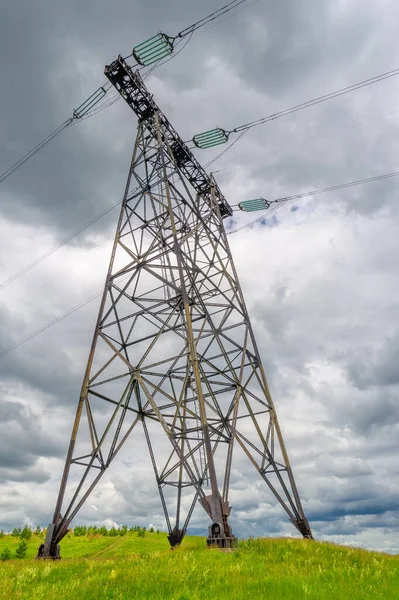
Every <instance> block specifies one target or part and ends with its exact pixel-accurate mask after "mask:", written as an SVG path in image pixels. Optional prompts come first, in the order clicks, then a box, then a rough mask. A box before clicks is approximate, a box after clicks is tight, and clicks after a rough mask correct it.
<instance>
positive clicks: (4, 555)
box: [0, 548, 11, 562]
mask: <svg viewBox="0 0 399 600" xmlns="http://www.w3.org/2000/svg"><path fill="white" fill-rule="evenodd" d="M10 558H11V550H10V549H9V548H4V550H3V552H2V553H1V554H0V560H2V561H3V562H5V561H6V560H10Z"/></svg>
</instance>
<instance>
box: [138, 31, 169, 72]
mask: <svg viewBox="0 0 399 600" xmlns="http://www.w3.org/2000/svg"><path fill="white" fill-rule="evenodd" d="M172 53H173V40H172V39H171V38H170V37H168V36H167V35H166V34H165V33H161V32H160V33H157V35H154V36H153V37H151V38H150V39H148V40H146V41H145V42H141V44H137V46H135V47H134V48H133V53H132V54H133V57H134V58H135V60H136V61H137V62H138V63H139V65H142V66H143V67H148V66H149V65H152V64H154V63H156V62H157V61H158V60H161V58H165V57H166V56H169V55H170V54H172Z"/></svg>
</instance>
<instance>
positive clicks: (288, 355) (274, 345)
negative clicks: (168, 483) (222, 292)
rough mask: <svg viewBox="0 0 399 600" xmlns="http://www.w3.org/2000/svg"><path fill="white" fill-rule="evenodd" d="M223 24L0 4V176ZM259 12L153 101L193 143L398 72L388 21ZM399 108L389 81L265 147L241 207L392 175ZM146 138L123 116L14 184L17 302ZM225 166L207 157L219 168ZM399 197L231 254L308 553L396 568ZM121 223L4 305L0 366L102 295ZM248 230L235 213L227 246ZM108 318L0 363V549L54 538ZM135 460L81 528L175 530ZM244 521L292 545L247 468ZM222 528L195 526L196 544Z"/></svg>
mask: <svg viewBox="0 0 399 600" xmlns="http://www.w3.org/2000/svg"><path fill="white" fill-rule="evenodd" d="M220 4H221V3H215V0H203V2H201V3H198V2H192V1H188V2H187V1H186V2H183V1H182V0H169V1H168V2H161V1H160V0H147V2H145V3H142V2H138V0H136V1H134V0H129V2H127V1H126V0H114V2H113V3H112V6H111V5H110V3H109V2H108V3H106V2H104V1H103V0H96V2H94V0H86V1H85V2H81V1H80V2H78V1H77V0H70V1H69V2H61V1H60V0H52V1H51V2H50V0H37V1H36V2H35V3H29V2H23V1H21V0H15V1H13V2H11V1H10V0H3V1H2V2H1V4H0V49H1V52H0V57H1V58H0V60H1V63H2V64H1V70H2V75H3V78H2V79H3V85H2V90H1V107H2V110H1V112H0V135H1V140H2V144H1V147H0V171H5V170H6V169H7V168H8V167H9V166H10V165H11V164H13V163H14V162H15V161H16V160H17V159H18V158H20V156H21V155H23V154H24V153H25V152H26V151H27V150H29V149H30V148H31V147H32V146H33V145H35V144H36V143H37V142H38V141H40V140H41V139H42V138H43V137H45V136H46V135H47V134H48V133H49V132H50V131H52V130H53V129H54V128H55V127H57V126H58V125H59V124H60V123H62V122H63V121H64V120H65V119H67V118H68V117H69V116H71V113H72V109H73V108H75V107H77V106H79V104H81V103H82V102H83V101H84V100H85V98H86V97H87V96H89V95H90V94H91V93H92V92H93V91H94V90H95V89H96V88H97V87H99V86H100V85H102V84H103V83H104V81H105V79H104V76H103V68H104V65H105V64H109V63H110V62H111V61H112V60H113V59H114V58H115V57H116V56H117V55H118V54H119V53H121V54H123V55H127V54H129V53H130V52H131V49H132V46H133V45H135V44H137V43H139V42H141V41H143V40H145V39H147V38H149V37H150V36H152V35H154V34H155V33H156V31H158V30H162V31H164V32H166V33H168V34H170V35H173V34H175V33H177V32H178V31H179V30H180V29H182V28H183V27H185V26H186V25H189V24H191V23H192V22H193V21H195V20H197V19H198V18H201V17H202V16H203V15H205V14H207V13H209V12H212V10H214V9H215V8H218V5H220ZM247 5H248V6H247V7H246V8H245V10H242V11H240V12H238V13H237V14H236V15H233V16H232V17H231V18H229V19H227V20H225V21H224V22H223V23H221V24H219V25H218V26H217V27H214V28H212V29H210V30H209V31H206V32H205V33H203V32H201V35H198V34H196V35H194V36H193V38H192V40H191V41H190V43H189V44H188V45H187V47H186V48H185V49H184V51H182V52H181V53H180V54H179V55H178V56H176V58H174V59H173V60H171V61H169V62H168V63H167V64H165V65H163V66H160V67H159V68H158V69H157V70H155V71H154V73H153V74H152V75H151V76H150V77H149V78H148V80H147V82H146V83H147V85H148V88H149V89H150V90H151V92H152V93H153V94H154V97H155V99H156V101H157V102H158V104H159V105H160V107H161V108H162V109H163V110H164V112H165V113H166V115H167V116H168V118H169V119H170V121H171V122H172V123H173V124H174V126H175V127H176V129H177V130H178V131H179V132H180V134H181V135H182V137H183V138H184V139H189V138H190V137H192V136H193V135H194V134H195V133H198V132H200V131H203V130H206V129H209V128H212V127H214V126H216V125H220V126H222V127H225V128H227V129H229V128H233V127H235V126H236V125H239V124H241V123H246V122H248V121H251V120H253V119H256V118H258V117H261V116H264V115H269V114H271V113H274V112H276V111H279V110H282V109H284V108H289V107H290V106H293V105H295V104H298V103H299V102H302V101H306V100H308V99H311V98H314V97H316V96H320V95H322V94H325V93H328V92H330V91H333V90H336V89H339V88H341V87H344V86H346V85H349V84H352V83H355V82H358V81H361V80H364V79H367V78H369V77H372V76H374V75H377V74H379V73H383V72H386V71H389V70H391V69H394V68H397V67H398V63H399V60H398V59H399V56H397V55H398V46H397V26H396V24H397V22H398V18H399V5H398V4H397V3H396V2H393V0H380V2H379V3H375V2H371V0H370V1H369V0H342V1H339V2H334V3H332V2H329V1H328V0H321V1H319V2H314V1H312V0H303V1H302V2H294V1H293V0H291V1H290V0H278V1H277V0H270V1H269V0H268V1H266V0H258V1H257V2H251V0H249V2H248V3H247ZM398 91H399V80H396V79H395V78H392V79H389V80H387V81H385V82H382V83H379V84H376V85H374V86H370V87H368V88H365V89H363V90H360V91H357V92H354V93H353V94H350V95H346V96H343V97H341V98H339V99H336V100H333V101H330V102H327V103H324V104H321V105H319V106H317V107H315V108H310V109H307V110H304V111H301V112H299V113H297V114H295V115H291V116H289V117H285V118H282V119H279V120H276V121H274V122H272V123H270V124H267V125H264V126H262V127H259V128H256V129H253V130H251V131H250V132H249V133H247V134H246V135H245V136H244V137H243V138H242V140H240V141H239V142H238V143H237V144H235V145H234V146H233V147H232V148H231V150H229V151H228V152H227V153H226V154H225V155H223V156H222V157H221V158H220V159H219V160H218V161H217V162H215V163H214V164H213V165H212V169H213V170H214V171H217V173H216V178H217V181H218V183H219V185H220V187H221V189H222V190H223V192H224V193H225V195H226V198H227V199H228V201H229V202H230V203H231V204H237V203H238V202H240V201H241V200H245V199H249V198H257V197H260V196H263V197H266V198H269V199H273V198H276V197H280V196H284V195H291V194H296V193H301V192H305V191H308V190H313V189H318V188H323V187H326V186H330V185H335V184H338V183H343V182H346V181H352V180H356V179H361V178H365V177H371V176H373V175H379V174H382V173H389V172H392V171H396V170H398V164H397V158H396V156H397V153H398V148H397V146H398V139H399V136H398V133H399V109H398V107H397V93H398ZM135 128H136V119H135V116H134V114H133V113H132V111H130V109H129V108H128V107H127V105H125V104H124V103H123V102H122V101H120V102H116V103H115V104H114V105H113V106H111V107H110V108H108V109H107V110H104V111H102V112H100V113H99V114H97V115H96V116H93V117H92V118H89V119H87V120H85V121H83V122H81V123H78V124H76V125H74V126H72V127H69V128H68V129H67V130H66V131H65V132H64V133H63V134H62V135H61V136H60V137H59V138H58V139H57V140H55V141H54V142H53V143H52V144H51V145H49V146H48V147H47V148H46V149H44V150H43V151H42V152H41V153H39V154H38V155H37V156H35V157H34V158H33V159H32V160H30V161H29V162H28V163H27V164H26V165H25V166H24V167H22V168H21V169H20V170H19V171H17V172H16V173H15V174H13V175H12V176H11V177H9V178H8V179H7V180H6V181H5V182H4V183H2V184H1V187H0V203H1V204H0V206H1V209H0V231H1V235H0V273H1V281H6V280H7V279H8V278H9V277H11V276H12V275H13V274H14V273H16V272H17V271H19V270H20V269H22V268H23V267H24V266H25V265H27V264H28V263H30V262H31V261H32V260H34V259H35V258H36V257H38V256H40V255H41V254H43V252H45V251H46V250H48V249H49V248H51V247H53V246H54V245H55V244H57V242H59V241H61V240H62V239H64V238H65V237H66V236H68V235H69V234H70V233H71V232H73V231H75V230H76V229H77V228H78V227H80V226H81V225H82V224H84V223H86V222H87V221H89V220H90V219H92V218H93V217H94V216H96V215H97V214H98V213H100V212H101V211H102V210H104V209H105V208H107V207H108V206H109V205H111V204H113V203H114V202H116V201H117V200H118V199H119V198H120V197H121V196H122V194H123V189H124V185H125V178H126V174H127V169H128V165H129V162H130V153H131V149H132V144H133V140H134V135H135ZM219 151H220V148H217V149H213V150H207V151H202V152H201V151H198V153H197V154H198V158H199V159H200V160H201V161H202V162H203V163H206V162H207V161H209V160H211V159H212V158H213V157H214V156H216V155H217V154H218V152H219ZM397 185H398V181H396V180H395V179H391V180H387V181H384V182H378V183H373V184H370V185H367V186H359V187H355V188H351V189H348V190H345V191H341V192H334V193H330V194H324V195H319V196H315V197H312V198H308V199H306V200H300V201H297V202H296V203H295V204H294V203H291V204H287V205H286V206H284V207H283V208H282V209H281V210H279V211H278V212H276V213H275V218H273V219H270V220H268V221H266V223H264V224H259V225H257V226H255V227H253V228H252V229H244V230H242V231H240V232H238V233H235V234H232V235H231V236H230V242H231V247H232V251H233V255H234V259H235V263H236V267H237V270H238V273H239V276H240V279H241V283H242V287H243V290H244V294H245V296H246V300H247V304H248V308H249V311H250V315H251V317H252V320H253V325H254V328H255V331H256V333H257V337H258V344H259V347H260V352H261V355H262V357H263V360H264V365H265V368H266V372H267V374H268V377H269V382H270V387H271V391H272V394H273V397H274V400H275V403H276V408H277V411H278V414H279V417H280V421H281V424H282V429H283V433H284V436H285V439H286V443H287V446H288V450H289V453H290V457H291V461H292V465H293V469H294V474H295V476H296V480H297V484H298V488H299V491H300V493H301V496H302V499H303V504H304V509H305V512H306V514H307V517H308V519H309V521H310V522H311V525H312V527H313V531H314V534H315V536H316V537H318V538H319V539H324V540H330V541H337V542H340V543H348V544H353V545H359V546H362V547H368V548H377V549H380V550H383V551H387V552H398V551H399V521H398V510H397V499H398V496H399V485H398V479H397V475H398V471H399V469H398V461H397V439H398V429H399V425H398V415H399V408H398V407H399V403H398V401H399V370H398V366H397V364H398V363H397V356H398V351H399V329H398V314H399V301H398V298H399V293H398V292H399V283H398V281H399V267H398V264H397V253H398V248H399V221H398V220H399V210H398V204H397ZM116 217H117V214H116V211H111V212H110V213H109V214H107V215H106V216H105V217H104V218H102V219H100V220H99V221H98V222H97V223H96V224H95V225H94V226H92V227H90V228H88V229H87V230H85V231H84V232H83V233H81V234H80V235H79V236H77V237H75V238H74V239H73V240H72V241H71V242H70V243H69V244H67V245H64V246H63V247H62V248H61V249H60V250H59V251H57V252H55V253H53V254H52V255H51V256H50V257H49V258H48V259H47V260H45V261H43V262H41V263H40V265H38V266H37V267H36V268H34V269H31V270H30V271H29V272H28V273H27V274H26V275H24V276H23V277H20V278H19V279H18V280H17V281H15V282H14V283H13V284H12V285H9V286H7V287H6V288H4V289H2V290H0V347H1V348H6V347H8V346H10V345H12V344H14V343H15V342H18V341H19V340H20V339H22V338H24V337H25V336H27V335H29V334H30V333H31V332H33V331H34V330H35V329H37V328H39V327H41V326H43V325H45V324H46V323H48V322H49V321H51V320H52V319H54V318H56V317H57V316H59V315H61V314H63V313H64V312H65V311H67V310H68V309H70V308H72V307H73V306H75V305H77V304H79V302H82V301H83V300H85V299H86V298H88V297H90V296H91V295H93V294H95V293H96V292H98V291H100V290H101V287H102V285H103V281H104V276H105V273H106V269H107V262H108V257H109V253H110V248H111V238H112V236H113V232H114V228H115V223H116ZM245 222H246V220H245V216H244V215H240V214H238V215H236V217H235V219H234V222H230V223H228V227H229V229H230V230H232V229H234V228H235V227H237V226H239V225H241V224H244V223H245ZM98 303H99V300H98V299H94V300H93V301H92V302H90V303H89V304H87V305H86V306H84V308H82V309H81V310H79V311H77V312H75V313H74V314H73V315H71V316H69V317H68V318H66V319H64V320H62V321H61V322H60V323H59V324H57V325H55V326H54V327H50V328H49V329H47V330H46V331H44V332H43V333H41V334H40V335H38V336H36V337H34V338H33V339H31V340H30V341H28V342H26V343H25V344H22V345H20V346H19V347H18V348H16V349H15V350H13V351H11V352H9V353H7V354H5V355H4V356H2V357H1V358H0V490H1V491H0V528H3V529H7V530H8V529H9V528H10V527H13V526H16V525H20V524H22V523H23V522H25V521H27V522H28V523H32V524H35V525H36V524H40V525H43V526H44V525H46V524H47V523H48V522H49V521H50V520H51V516H52V511H53V509H54V503H55V498H56V493H57V491H58V484H59V478H60V474H61V470H62V466H63V460H64V457H65V453H66V448H67V441H68V438H69V436H70V430H71V425H72V419H73V413H74V409H75V406H76V402H77V398H78V394H79V389H80V385H81V379H82V376H83V371H84V366H85V361H86V358H87V353H88V348H89V344H90V338H91V335H92V330H93V327H94V323H95V318H96V312H97V309H98ZM141 443H142V442H140V441H139V442H138V446H136V447H134V446H132V447H131V451H130V452H129V451H128V452H127V453H126V454H125V455H124V456H123V457H122V459H121V461H120V462H119V463H118V464H117V463H116V462H115V463H114V467H113V471H112V473H111V472H110V473H109V475H108V476H107V477H106V478H105V479H104V482H103V483H102V484H101V486H99V488H98V490H96V492H95V493H94V494H93V496H92V498H91V499H90V500H89V502H88V503H87V505H86V506H85V507H84V509H83V510H82V511H81V513H80V517H79V519H77V521H76V522H79V521H80V522H86V523H88V522H96V523H99V522H102V521H104V520H106V521H107V522H109V523H110V522H115V523H118V524H119V523H122V522H126V523H128V524H135V523H138V524H141V525H148V524H149V523H153V524H154V525H155V526H157V527H162V526H163V522H162V513H161V509H160V504H159V501H158V498H157V496H156V487H155V485H154V482H153V475H152V473H151V471H150V463H149V460H148V459H147V457H146V455H145V453H144V452H141V450H140V449H141V446H140V444H141ZM149 498H150V500H149ZM231 502H232V504H233V506H234V509H233V515H232V519H231V524H232V526H233V528H234V531H235V532H236V533H237V534H239V535H242V536H243V535H277V534H278V535H294V534H295V530H294V529H293V527H292V526H291V525H290V524H289V523H287V522H286V519H285V516H284V514H283V511H282V509H280V508H278V506H275V503H274V499H273V498H271V497H270V495H269V493H268V491H267V490H266V487H265V486H264V484H262V482H260V481H258V479H257V477H256V475H255V474H251V473H250V472H249V471H247V470H246V469H245V470H240V469H236V471H235V473H234V477H233V490H232V494H231ZM206 524H207V521H206V519H204V518H203V515H202V513H201V511H197V512H195V513H194V516H193V527H194V530H196V531H203V532H204V533H205V525H206ZM201 528H202V529H201Z"/></svg>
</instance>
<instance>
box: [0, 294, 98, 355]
mask: <svg viewBox="0 0 399 600" xmlns="http://www.w3.org/2000/svg"><path fill="white" fill-rule="evenodd" d="M102 293H103V292H102V291H101V292H97V293H96V294H93V295H92V296H90V298H86V300H83V301H82V302H80V303H79V304H76V305H75V306H73V307H72V308H70V309H69V310H67V311H66V312H64V313H63V314H62V315H60V316H59V317H56V318H55V319H52V320H51V321H49V322H48V323H46V325H43V327H39V329H36V330H35V331H33V332H32V333H30V334H29V335H27V336H25V337H24V338H22V339H20V340H18V342H15V343H14V344H11V345H10V346H7V347H6V348H3V349H2V350H0V357H2V356H5V355H6V354H8V353H9V352H11V350H15V349H16V348H18V347H19V346H21V345H22V344H25V342H28V341H29V340H31V339H32V338H34V337H36V336H37V335H39V333H42V332H43V331H45V330H46V329H49V328H50V327H52V326H53V325H56V324H57V323H59V322H60V321H62V320H63V319H65V318H66V317H69V315H72V314H73V313H74V312H76V311H77V310H79V309H81V308H83V307H84V306H86V304H89V302H92V301H93V300H95V298H98V297H99V296H101V294H102Z"/></svg>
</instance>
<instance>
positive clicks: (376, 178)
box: [228, 171, 399, 235]
mask: <svg viewBox="0 0 399 600" xmlns="http://www.w3.org/2000/svg"><path fill="white" fill-rule="evenodd" d="M398 175H399V171H394V172H393V173H384V174H383V175H375V176H374V177H367V178H366V179H358V180H357V181H349V182H347V183H340V184H338V185H331V186H329V187H325V188H322V189H319V190H311V191H310V192H302V193H301V194H293V195H292V196H283V197H281V198H276V199H275V200H266V199H264V198H259V199H258V201H261V200H263V201H264V202H265V203H266V204H265V206H266V209H265V210H263V211H262V215H261V216H259V217H257V218H256V219H254V220H253V221H251V222H250V223H247V224H246V225H242V226H241V227H238V228H237V229H234V230H233V231H229V232H228V235H231V234H232V233H237V231H242V230H243V229H246V228H247V227H252V225H254V224H255V223H258V222H259V221H262V220H263V219H264V218H265V217H267V216H269V215H270V213H271V212H272V211H273V212H275V211H276V210H277V208H280V206H281V205H283V204H285V203H286V202H289V201H290V200H300V199H301V198H307V197H309V196H316V195H317V194H324V193H325V192H333V191H336V190H343V189H345V188H349V187H354V186H357V185H363V184H366V183H373V182H374V181H381V180H382V179H390V178H392V177H397V176H398ZM247 202H256V201H255V200H250V201H247ZM241 204H243V205H245V201H244V202H242V203H241ZM271 205H275V206H273V207H272V209H271V210H269V207H270V206H271ZM242 210H245V209H242Z"/></svg>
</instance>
